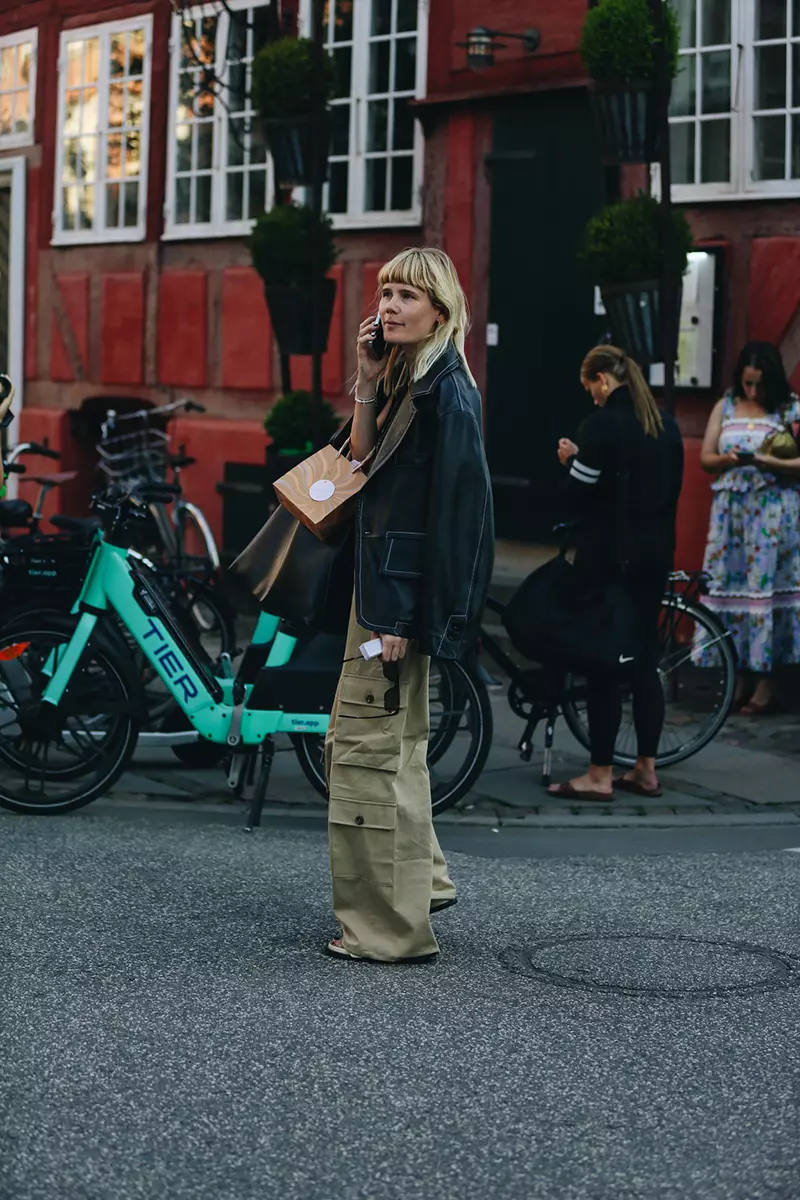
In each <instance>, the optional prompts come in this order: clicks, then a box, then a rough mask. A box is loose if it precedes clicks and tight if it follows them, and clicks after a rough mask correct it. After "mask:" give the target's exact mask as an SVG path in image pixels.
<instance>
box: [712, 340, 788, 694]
mask: <svg viewBox="0 0 800 1200" xmlns="http://www.w3.org/2000/svg"><path fill="white" fill-rule="evenodd" d="M796 421H800V402H799V401H798V399H797V397H796V396H793V395H792V394H791V392H790V390H789V384H788V382H787V379H786V373H785V371H784V369H783V364H782V362H781V359H780V355H779V353H778V351H777V350H776V348H775V347H774V346H772V345H770V343H768V342H750V343H748V345H746V346H745V347H744V349H743V350H742V352H741V354H740V355H739V361H738V363H737V364H736V373H735V376H734V386H733V388H732V389H731V390H730V391H729V392H728V393H727V394H726V395H725V396H724V397H723V398H722V399H721V400H719V401H718V402H717V404H716V405H715V406H714V409H713V411H712V413H711V416H710V417H709V421H708V426H707V427H706V433H705V437H704V439H703V449H702V452H701V458H700V461H701V463H702V465H703V468H704V470H706V471H708V472H709V474H711V475H715V476H716V477H717V478H716V479H715V480H714V483H713V484H712V485H711V486H712V490H713V492H714V501H713V506H712V509H711V521H710V525H709V531H708V544H707V546H706V555H705V564H704V566H705V570H706V571H707V572H708V573H709V575H710V577H711V578H710V585H709V588H710V592H709V596H708V600H707V603H708V607H709V608H710V609H712V610H713V611H714V612H716V613H718V614H719V616H720V618H721V619H722V621H723V622H724V624H725V625H726V626H727V627H728V628H729V629H730V630H731V633H732V634H733V638H734V641H735V643H736V649H737V651H738V653H739V663H740V667H741V671H742V674H741V675H740V677H739V680H738V683H737V691H736V702H737V703H738V704H742V703H743V702H745V701H746V703H744V707H742V708H741V710H740V711H741V712H742V713H745V714H747V715H750V716H755V715H758V714H760V713H764V712H766V711H768V710H769V709H770V708H771V707H772V705H773V703H774V691H773V680H772V673H773V670H774V668H775V667H778V666H782V665H784V664H786V663H797V662H800V457H793V458H791V459H785V458H784V459H781V458H776V457H774V456H773V455H771V454H764V453H762V452H761V447H762V445H763V443H764V439H765V438H766V437H768V436H769V435H770V434H773V433H775V432H776V431H779V430H784V429H785V428H786V426H787V425H788V426H789V427H791V425H792V424H793V423H794V422H796ZM740 455H743V456H747V455H750V456H752V457H750V458H747V457H744V458H740Z"/></svg>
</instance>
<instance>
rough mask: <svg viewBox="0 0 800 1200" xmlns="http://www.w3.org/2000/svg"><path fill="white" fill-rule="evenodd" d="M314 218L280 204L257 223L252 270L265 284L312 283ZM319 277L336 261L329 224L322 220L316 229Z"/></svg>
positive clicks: (306, 211)
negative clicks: (253, 269) (256, 272)
mask: <svg viewBox="0 0 800 1200" xmlns="http://www.w3.org/2000/svg"><path fill="white" fill-rule="evenodd" d="M313 228H314V214H313V213H312V211H311V209H310V208H308V207H306V206H303V205H298V204H281V205H278V207H277V208H273V209H272V210H271V211H270V212H268V213H262V214H261V216H260V217H259V218H258V219H257V221H256V223H255V225H254V227H253V232H252V233H251V235H250V240H249V248H250V257H251V259H252V262H253V266H254V267H255V269H256V271H258V273H259V275H260V276H261V278H262V279H263V280H264V283H265V284H268V285H277V286H280V287H293V286H295V287H307V286H308V285H309V283H310V282H311V271H312V256H311V231H312V229H313ZM317 236H318V238H319V259H318V263H319V274H320V275H323V276H324V275H326V274H327V272H328V271H329V270H330V269H331V267H332V266H333V264H334V263H335V261H336V246H335V244H334V239H333V227H332V225H331V220H330V218H329V217H327V216H323V217H322V218H321V219H320V221H319V224H318V225H317Z"/></svg>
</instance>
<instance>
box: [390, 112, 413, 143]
mask: <svg viewBox="0 0 800 1200" xmlns="http://www.w3.org/2000/svg"><path fill="white" fill-rule="evenodd" d="M413 145H414V114H413V113H412V111H411V109H410V108H409V104H408V101H407V100H395V102H394V131H393V133H392V149H393V150H410V149H411V148H412V146H413Z"/></svg>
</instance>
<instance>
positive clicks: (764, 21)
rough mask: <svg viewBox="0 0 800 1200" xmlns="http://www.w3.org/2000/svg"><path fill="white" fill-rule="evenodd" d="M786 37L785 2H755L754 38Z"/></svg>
mask: <svg viewBox="0 0 800 1200" xmlns="http://www.w3.org/2000/svg"><path fill="white" fill-rule="evenodd" d="M784 37H786V0H756V38H757V39H758V40H759V41H767V40H768V39H769V38H784Z"/></svg>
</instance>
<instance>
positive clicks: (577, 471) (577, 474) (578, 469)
mask: <svg viewBox="0 0 800 1200" xmlns="http://www.w3.org/2000/svg"><path fill="white" fill-rule="evenodd" d="M570 475H571V476H572V478H573V479H578V480H580V482H581V483H597V481H598V479H599V478H600V472H599V471H598V470H596V469H595V468H594V467H587V466H585V465H584V463H582V462H579V461H578V459H577V458H576V459H575V460H574V462H573V464H572V467H571V469H570Z"/></svg>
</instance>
